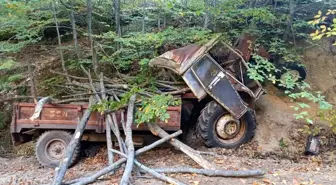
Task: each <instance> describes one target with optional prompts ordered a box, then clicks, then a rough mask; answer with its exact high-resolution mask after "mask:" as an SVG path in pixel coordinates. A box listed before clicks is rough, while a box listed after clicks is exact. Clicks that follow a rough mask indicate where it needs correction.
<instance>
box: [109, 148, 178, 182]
mask: <svg viewBox="0 0 336 185" xmlns="http://www.w3.org/2000/svg"><path fill="white" fill-rule="evenodd" d="M111 151H112V152H114V153H116V154H119V155H121V156H122V157H125V158H127V156H126V155H125V154H123V153H121V152H119V151H118V150H114V149H112V150H111ZM134 164H135V165H137V166H138V167H139V168H140V169H142V170H143V171H145V172H146V173H149V174H151V175H153V176H154V177H156V178H158V179H160V180H162V181H165V182H168V183H170V184H176V185H184V183H182V182H180V181H178V180H176V179H173V178H170V177H167V176H165V175H162V174H160V173H158V172H157V171H155V170H153V169H150V168H148V167H147V166H145V165H143V164H141V163H140V162H139V161H137V160H136V159H134Z"/></svg>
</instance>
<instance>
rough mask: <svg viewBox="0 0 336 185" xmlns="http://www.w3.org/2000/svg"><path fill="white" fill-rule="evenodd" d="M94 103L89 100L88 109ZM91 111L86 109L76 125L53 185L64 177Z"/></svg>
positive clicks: (57, 183)
mask: <svg viewBox="0 0 336 185" xmlns="http://www.w3.org/2000/svg"><path fill="white" fill-rule="evenodd" d="M94 103H95V101H94V98H91V101H90V103H89V107H90V106H91V105H93V104H94ZM91 112H92V111H91V109H86V110H85V112H84V114H83V117H82V118H81V120H80V121H79V123H78V124H77V127H76V130H75V133H74V136H73V137H72V139H71V141H70V143H69V145H68V146H67V148H66V151H65V155H64V157H63V160H62V161H61V163H60V164H59V167H57V168H56V169H55V178H54V181H53V183H52V184H53V185H61V184H62V181H63V178H64V176H65V173H66V170H67V169H68V167H69V166H70V163H71V160H72V156H73V153H74V151H75V149H76V147H77V145H78V143H79V142H80V140H81V138H82V135H83V132H84V130H85V126H86V124H87V122H88V120H89V118H90V116H91Z"/></svg>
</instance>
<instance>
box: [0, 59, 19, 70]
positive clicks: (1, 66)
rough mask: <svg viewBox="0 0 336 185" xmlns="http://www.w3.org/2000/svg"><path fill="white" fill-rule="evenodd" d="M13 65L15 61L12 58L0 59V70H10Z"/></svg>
mask: <svg viewBox="0 0 336 185" xmlns="http://www.w3.org/2000/svg"><path fill="white" fill-rule="evenodd" d="M15 65H16V62H15V61H14V60H13V59H7V60H5V61H0V70H11V69H12V68H13V67H14V66H15Z"/></svg>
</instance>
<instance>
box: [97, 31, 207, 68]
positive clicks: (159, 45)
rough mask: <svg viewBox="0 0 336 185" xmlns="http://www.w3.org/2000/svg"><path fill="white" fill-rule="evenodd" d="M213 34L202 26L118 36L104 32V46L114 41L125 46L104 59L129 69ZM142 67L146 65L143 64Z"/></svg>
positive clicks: (103, 58)
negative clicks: (137, 62)
mask: <svg viewBox="0 0 336 185" xmlns="http://www.w3.org/2000/svg"><path fill="white" fill-rule="evenodd" d="M210 36H211V32H210V31H209V30H203V29H201V28H183V29H179V28H172V27H169V28H167V29H165V30H164V31H162V32H157V33H131V34H128V35H125V36H123V37H120V38H119V37H117V36H116V35H115V34H114V33H113V32H108V33H105V34H103V36H102V37H101V39H102V41H101V43H102V45H103V47H104V48H105V49H106V50H108V49H115V48H113V47H112V48H111V44H110V43H113V42H118V43H120V44H121V45H122V46H123V48H122V49H121V50H120V51H116V52H115V53H113V54H112V55H111V56H106V55H103V57H102V61H109V62H113V63H114V64H115V65H116V66H117V68H118V69H119V70H122V71H129V70H130V69H131V67H132V65H133V64H134V62H136V61H140V65H142V64H144V63H143V62H145V60H144V59H146V58H148V59H150V58H153V57H155V56H157V55H159V54H162V53H163V52H164V51H167V50H169V49H175V48H178V47H181V46H185V45H187V44H191V43H201V42H204V41H205V40H208V39H209V38H210ZM142 67H144V66H143V65H142Z"/></svg>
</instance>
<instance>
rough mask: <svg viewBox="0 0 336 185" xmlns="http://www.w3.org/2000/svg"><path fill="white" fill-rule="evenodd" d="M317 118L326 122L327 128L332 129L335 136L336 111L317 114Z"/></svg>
mask: <svg viewBox="0 0 336 185" xmlns="http://www.w3.org/2000/svg"><path fill="white" fill-rule="evenodd" d="M319 117H321V118H322V120H325V121H327V122H328V123H329V126H330V127H331V128H332V131H333V133H334V134H336V110H335V109H329V110H324V111H321V112H320V113H319Z"/></svg>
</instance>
